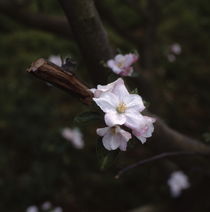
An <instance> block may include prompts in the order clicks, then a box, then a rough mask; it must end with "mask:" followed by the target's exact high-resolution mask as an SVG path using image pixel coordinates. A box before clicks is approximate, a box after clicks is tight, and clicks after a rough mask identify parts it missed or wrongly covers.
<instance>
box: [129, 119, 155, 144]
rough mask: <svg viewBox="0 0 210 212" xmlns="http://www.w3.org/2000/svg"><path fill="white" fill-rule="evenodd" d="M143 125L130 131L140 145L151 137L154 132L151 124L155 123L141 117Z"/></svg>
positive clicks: (152, 120)
mask: <svg viewBox="0 0 210 212" xmlns="http://www.w3.org/2000/svg"><path fill="white" fill-rule="evenodd" d="M143 120H144V124H143V125H142V124H141V125H139V126H138V127H137V128H135V129H133V130H132V133H133V135H135V136H136V137H137V138H138V139H139V140H140V141H141V142H142V143H145V142H146V138H149V137H151V136H152V133H153V131H154V126H153V123H154V122H155V119H154V118H151V117H148V116H143Z"/></svg>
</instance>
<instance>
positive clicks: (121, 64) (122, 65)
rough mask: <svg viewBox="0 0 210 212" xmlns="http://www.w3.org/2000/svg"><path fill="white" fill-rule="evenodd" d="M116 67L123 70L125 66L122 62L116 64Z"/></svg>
mask: <svg viewBox="0 0 210 212" xmlns="http://www.w3.org/2000/svg"><path fill="white" fill-rule="evenodd" d="M117 66H118V67H119V68H123V67H124V66H125V64H124V61H121V62H118V64H117Z"/></svg>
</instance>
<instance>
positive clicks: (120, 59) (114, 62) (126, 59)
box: [107, 53, 139, 76]
mask: <svg viewBox="0 0 210 212" xmlns="http://www.w3.org/2000/svg"><path fill="white" fill-rule="evenodd" d="M138 58H139V56H138V55H137V54H132V53H129V54H126V55H122V54H118V55H116V56H115V58H114V59H111V60H108V61H107V66H108V67H109V68H111V69H112V71H113V72H114V73H115V74H119V75H120V76H131V75H132V73H133V67H132V65H133V63H135V62H136V61H137V60H138Z"/></svg>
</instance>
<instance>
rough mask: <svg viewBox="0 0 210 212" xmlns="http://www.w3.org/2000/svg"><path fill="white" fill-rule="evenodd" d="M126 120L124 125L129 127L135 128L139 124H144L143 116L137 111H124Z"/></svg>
mask: <svg viewBox="0 0 210 212" xmlns="http://www.w3.org/2000/svg"><path fill="white" fill-rule="evenodd" d="M125 117H126V122H125V126H126V127H128V128H130V129H136V128H138V127H139V126H144V119H143V116H142V115H141V114H140V113H139V112H135V111H132V112H126V113H125Z"/></svg>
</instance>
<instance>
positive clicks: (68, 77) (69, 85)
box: [26, 58, 93, 104]
mask: <svg viewBox="0 0 210 212" xmlns="http://www.w3.org/2000/svg"><path fill="white" fill-rule="evenodd" d="M26 71H27V72H29V73H31V74H33V75H34V76H36V77H37V78H39V79H41V80H44V81H46V82H48V83H51V84H52V85H54V86H56V87H58V88H61V89H63V90H65V91H67V92H68V93H70V94H72V95H74V96H77V97H79V98H80V99H81V100H82V101H83V102H84V103H85V104H90V103H91V100H92V97H93V94H92V93H91V92H90V90H89V88H88V87H87V86H86V85H84V83H82V82H81V81H80V80H79V79H78V78H77V77H76V76H75V75H73V74H71V73H70V72H66V71H64V70H63V69H62V68H61V67H59V66H57V65H55V64H54V63H51V62H49V61H47V60H45V59H43V58H40V59H38V60H36V61H34V62H33V63H32V64H31V67H30V68H28V69H27V70H26Z"/></svg>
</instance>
